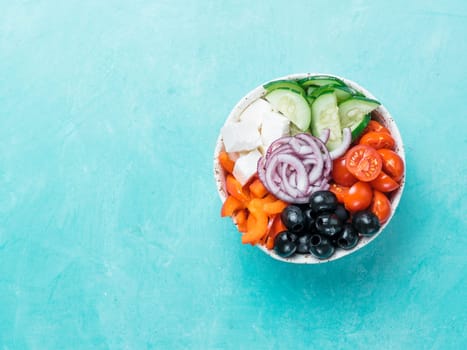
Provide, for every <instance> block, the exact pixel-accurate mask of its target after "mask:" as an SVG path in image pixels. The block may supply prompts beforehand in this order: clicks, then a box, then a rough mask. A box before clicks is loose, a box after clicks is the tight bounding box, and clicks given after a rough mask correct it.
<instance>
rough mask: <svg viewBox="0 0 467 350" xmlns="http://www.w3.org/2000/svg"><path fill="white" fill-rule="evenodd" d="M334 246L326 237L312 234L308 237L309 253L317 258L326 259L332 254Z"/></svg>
mask: <svg viewBox="0 0 467 350" xmlns="http://www.w3.org/2000/svg"><path fill="white" fill-rule="evenodd" d="M334 251H335V248H334V246H333V245H332V244H331V242H330V241H329V239H328V238H326V237H325V236H322V235H318V234H314V235H313V236H311V237H310V253H311V254H312V255H313V256H314V257H316V258H318V259H327V258H329V257H331V255H332V254H334Z"/></svg>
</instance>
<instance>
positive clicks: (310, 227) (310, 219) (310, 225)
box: [303, 208, 316, 232]
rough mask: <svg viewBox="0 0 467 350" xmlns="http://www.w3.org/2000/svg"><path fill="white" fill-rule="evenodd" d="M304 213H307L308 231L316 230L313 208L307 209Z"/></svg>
mask: <svg viewBox="0 0 467 350" xmlns="http://www.w3.org/2000/svg"><path fill="white" fill-rule="evenodd" d="M303 214H304V215H305V221H306V224H305V230H306V231H307V232H314V231H316V227H315V215H314V213H313V210H312V209H311V208H308V209H306V210H305V211H304V212H303Z"/></svg>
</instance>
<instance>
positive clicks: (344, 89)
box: [308, 85, 357, 103]
mask: <svg viewBox="0 0 467 350" xmlns="http://www.w3.org/2000/svg"><path fill="white" fill-rule="evenodd" d="M331 91H332V92H334V93H335V94H336V97H337V103H340V102H343V101H345V100H347V99H349V98H351V97H352V96H354V94H356V93H357V91H355V90H354V89H352V88H350V87H348V86H340V85H324V86H321V87H319V88H317V89H315V90H313V92H312V93H311V94H309V95H308V96H310V97H314V98H316V97H318V96H320V95H322V94H324V93H328V92H331Z"/></svg>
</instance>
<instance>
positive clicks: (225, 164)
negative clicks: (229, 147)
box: [218, 151, 235, 174]
mask: <svg viewBox="0 0 467 350" xmlns="http://www.w3.org/2000/svg"><path fill="white" fill-rule="evenodd" d="M218 159H219V163H220V165H221V166H222V168H223V169H224V170H225V171H227V172H228V173H229V174H232V173H233V169H234V166H235V163H234V161H233V160H232V159H230V157H229V154H228V153H227V152H226V151H221V152H220V153H219V157H218Z"/></svg>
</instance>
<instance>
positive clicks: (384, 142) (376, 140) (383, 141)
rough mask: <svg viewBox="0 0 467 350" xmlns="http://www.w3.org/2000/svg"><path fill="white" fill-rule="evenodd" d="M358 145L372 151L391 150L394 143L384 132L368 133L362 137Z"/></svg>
mask: <svg viewBox="0 0 467 350" xmlns="http://www.w3.org/2000/svg"><path fill="white" fill-rule="evenodd" d="M359 144H360V145H367V146H370V147H373V148H374V149H381V148H389V149H393V148H394V146H395V145H396V142H395V141H394V139H393V138H392V136H391V135H390V134H388V133H386V132H376V131H370V132H368V133H366V134H365V135H363V136H362V138H361V139H360V142H359Z"/></svg>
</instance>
